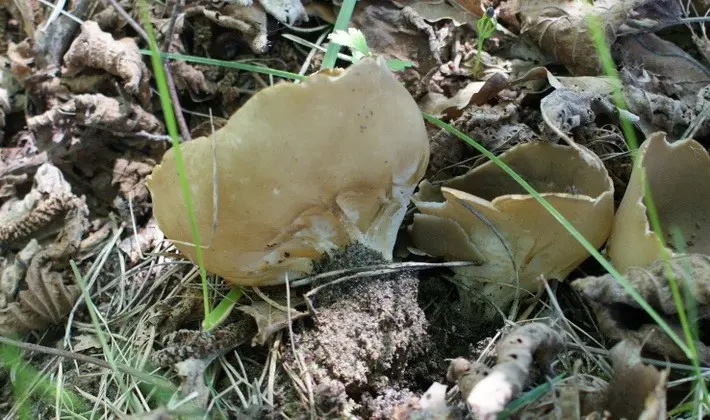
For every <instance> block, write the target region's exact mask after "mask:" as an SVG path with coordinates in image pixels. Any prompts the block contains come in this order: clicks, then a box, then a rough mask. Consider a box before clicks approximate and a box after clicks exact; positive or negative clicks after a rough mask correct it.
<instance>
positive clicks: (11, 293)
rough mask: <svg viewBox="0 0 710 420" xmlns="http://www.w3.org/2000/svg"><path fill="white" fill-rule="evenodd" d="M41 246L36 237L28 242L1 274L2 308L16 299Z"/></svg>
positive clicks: (0, 302)
mask: <svg viewBox="0 0 710 420" xmlns="http://www.w3.org/2000/svg"><path fill="white" fill-rule="evenodd" d="M40 249H41V247H40V245H39V242H37V240H36V239H31V240H30V241H29V242H27V245H25V247H24V248H22V250H21V251H20V252H18V253H17V255H15V256H14V258H12V261H10V262H9V263H8V264H7V265H5V267H3V269H2V273H1V274H0V309H2V308H5V307H7V304H8V302H11V301H13V300H15V296H16V294H17V291H18V289H19V287H20V282H21V281H22V280H23V279H24V278H25V275H26V273H27V267H28V266H29V265H30V262H31V261H32V258H33V257H34V256H35V255H37V253H38V252H39V251H40Z"/></svg>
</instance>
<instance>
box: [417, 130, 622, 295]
mask: <svg viewBox="0 0 710 420" xmlns="http://www.w3.org/2000/svg"><path fill="white" fill-rule="evenodd" d="M500 159H501V160H502V161H503V162H505V163H506V164H508V165H509V166H510V167H512V168H513V169H514V170H515V171H516V172H517V173H518V174H519V175H520V176H521V177H523V178H524V179H525V180H526V181H527V182H528V183H530V184H531V185H532V186H533V188H535V190H536V191H538V192H539V193H540V195H541V196H542V197H543V198H545V199H546V200H547V201H548V202H550V204H551V205H552V206H553V207H554V208H555V209H556V210H558V211H559V212H560V213H561V214H562V215H563V216H564V217H565V218H566V219H567V220H568V221H569V222H570V223H571V224H572V225H573V226H574V227H575V228H576V229H577V230H578V231H579V232H580V233H581V234H582V235H583V236H584V237H585V238H586V239H587V240H588V241H589V242H590V243H591V244H592V245H594V246H595V247H600V246H602V245H603V244H604V242H605V241H606V239H607V237H608V235H609V232H610V230H611V225H612V219H613V217H614V200H613V196H614V186H613V183H612V181H611V178H610V177H609V175H608V173H607V171H606V168H605V167H604V165H603V164H602V162H601V160H600V159H599V158H598V157H597V156H596V155H594V154H593V153H592V152H591V151H589V150H587V149H585V148H583V147H581V146H580V147H569V146H561V145H556V144H550V143H526V144H521V145H518V146H515V147H513V148H511V149H510V150H509V151H507V152H505V153H503V154H502V155H501V156H500ZM412 201H413V202H414V203H415V205H416V206H417V208H418V209H419V211H420V212H421V213H420V214H416V215H415V216H414V222H413V224H412V226H411V227H410V235H411V238H412V243H413V245H414V246H415V247H416V248H418V249H419V250H421V251H424V252H425V253H428V254H430V255H434V256H439V257H443V258H445V259H447V260H468V261H475V262H478V263H479V264H480V265H478V266H470V267H460V268H456V269H455V271H456V276H455V280H456V282H457V283H459V284H460V285H462V286H463V287H464V288H466V289H469V290H471V289H472V290H476V291H478V292H481V293H483V294H484V295H485V296H486V297H488V298H489V299H490V300H491V301H492V303H494V304H495V305H497V306H498V307H499V308H501V309H504V308H506V307H508V306H509V304H510V303H511V302H512V301H513V298H514V297H515V295H516V293H515V292H516V291H515V289H513V288H512V287H511V286H513V287H517V286H519V287H520V288H522V289H523V290H527V291H529V292H535V291H536V290H537V289H538V287H539V286H540V284H541V283H540V282H539V280H540V277H544V278H548V279H549V278H555V279H564V278H565V277H566V276H567V274H569V273H570V272H571V271H572V270H573V269H574V268H576V267H577V266H578V265H579V264H580V263H581V262H582V261H584V260H585V259H586V258H587V257H588V256H589V253H588V252H587V251H586V250H585V248H584V247H583V246H582V245H581V244H580V243H579V242H578V241H577V240H576V239H575V238H574V237H573V236H572V235H571V234H570V233H569V232H568V231H567V230H566V229H565V227H564V226H563V225H562V224H560V223H559V222H558V221H557V220H556V219H555V218H554V217H553V216H552V215H551V214H550V213H549V212H548V211H547V210H545V208H544V207H542V205H540V203H538V202H537V201H536V200H535V198H533V197H532V196H531V195H529V194H527V193H526V191H525V190H524V189H523V188H522V187H521V186H520V185H519V184H518V183H517V182H516V181H515V180H514V179H512V178H511V177H510V176H509V175H507V174H506V173H505V172H504V171H503V170H502V169H501V168H500V167H498V166H497V165H495V163H493V162H487V163H485V164H483V165H481V166H479V167H477V168H474V169H472V170H471V171H469V172H468V173H466V174H465V175H462V176H460V177H456V178H452V179H450V180H448V181H446V182H445V183H444V184H443V186H442V188H437V187H434V186H432V185H431V184H429V183H428V182H426V181H424V182H422V184H421V185H420V190H419V192H417V194H415V195H414V196H413V198H412ZM520 296H521V297H525V294H524V293H521V294H520Z"/></svg>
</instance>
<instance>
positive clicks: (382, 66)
mask: <svg viewBox="0 0 710 420" xmlns="http://www.w3.org/2000/svg"><path fill="white" fill-rule="evenodd" d="M180 148H181V152H182V155H183V158H184V162H185V172H186V177H187V182H188V184H189V192H190V195H191V197H192V200H193V203H194V211H195V217H196V221H197V229H198V233H199V237H200V238H201V242H202V244H204V245H203V255H204V265H205V267H206V269H207V270H208V271H211V272H213V273H215V274H219V275H221V276H223V277H224V278H225V279H226V280H227V281H229V282H231V283H234V284H240V285H259V284H265V283H274V282H278V281H279V280H280V279H283V277H284V276H285V275H286V274H288V275H289V276H290V278H295V277H299V276H302V275H305V274H308V273H310V272H311V271H312V268H313V261H314V259H318V258H319V257H320V256H322V255H323V254H324V253H326V252H328V251H332V250H335V249H337V248H339V247H342V246H345V245H347V244H350V243H352V242H360V243H362V244H364V245H365V246H368V247H369V248H372V249H374V250H376V251H379V252H380V253H381V254H382V255H383V257H384V258H387V259H390V258H391V254H392V248H393V246H394V241H395V239H396V235H397V231H398V229H399V226H400V224H401V222H402V219H403V218H404V213H405V211H406V207H407V205H408V203H409V200H410V197H411V194H412V193H413V191H414V189H415V188H416V185H417V183H418V182H419V181H420V180H421V178H422V177H423V175H424V171H425V169H426V167H427V164H428V160H429V143H428V138H427V133H426V130H425V127H424V121H423V119H422V117H421V113H420V111H419V109H418V107H417V104H416V103H415V101H414V99H413V98H412V97H411V96H410V95H409V93H408V92H407V90H406V89H405V88H404V87H403V86H402V85H401V84H400V83H398V82H397V80H396V79H395V78H394V75H393V74H392V73H391V72H390V71H389V69H388V68H387V65H386V63H385V60H384V59H382V58H372V57H368V58H364V59H362V60H361V61H359V62H357V63H356V64H353V65H352V66H350V67H349V68H348V69H347V70H342V69H336V70H328V71H323V72H319V73H315V74H313V75H311V76H309V77H308V78H307V79H306V80H304V81H302V82H300V83H281V84H277V85H275V86H272V87H269V88H266V89H263V90H262V91H260V92H259V93H257V94H256V95H254V97H252V98H251V99H250V100H249V101H247V102H246V103H245V104H244V105H243V106H242V107H241V108H240V109H239V110H238V111H237V112H236V113H235V114H234V115H232V116H231V117H230V119H229V121H228V122H227V124H226V125H225V126H224V127H222V128H221V129H219V130H217V131H216V132H215V133H214V139H213V138H212V136H209V137H200V138H197V139H194V140H193V141H190V142H186V143H183V144H182V145H181V146H180ZM215 175H216V177H215ZM148 187H149V189H150V191H151V193H152V196H153V203H154V209H153V211H154V214H155V216H156V219H157V221H158V224H159V226H160V228H161V229H162V230H163V231H164V232H165V234H166V236H167V237H168V238H169V239H171V240H172V241H173V243H174V244H175V246H176V247H177V248H178V249H179V250H180V251H181V252H182V253H184V254H186V255H187V256H188V257H189V258H190V259H191V260H193V261H194V258H195V247H194V245H193V244H192V242H193V239H192V234H191V231H190V227H189V223H188V215H187V210H186V207H185V203H184V199H183V194H182V192H181V190H180V186H179V183H178V175H177V171H176V167H175V154H174V151H173V150H172V149H171V150H169V151H168V152H167V153H166V154H165V156H164V157H163V161H162V162H161V164H160V165H158V166H156V167H155V169H154V171H153V173H152V175H151V176H150V178H149V179H148ZM215 205H216V208H215Z"/></svg>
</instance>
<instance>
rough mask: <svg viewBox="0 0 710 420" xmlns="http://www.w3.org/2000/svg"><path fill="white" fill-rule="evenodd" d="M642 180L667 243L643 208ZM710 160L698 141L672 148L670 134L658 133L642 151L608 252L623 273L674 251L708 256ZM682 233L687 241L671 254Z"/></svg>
mask: <svg viewBox="0 0 710 420" xmlns="http://www.w3.org/2000/svg"><path fill="white" fill-rule="evenodd" d="M644 181H647V182H648V188H649V191H650V194H651V198H652V199H653V203H654V205H655V207H656V210H657V212H658V218H659V221H660V225H661V229H662V230H663V235H664V237H663V239H662V240H659V238H658V236H656V234H655V233H654V232H653V231H652V230H651V226H650V223H649V220H648V215H647V208H646V205H645V204H644V201H643V200H644V196H645V191H644ZM708 186H710V155H708V152H707V150H705V148H704V147H703V146H702V145H701V144H700V143H698V142H697V141H695V140H692V139H685V140H681V141H676V142H674V143H673V144H671V143H668V141H667V140H666V133H664V132H657V133H654V134H652V135H651V136H649V138H648V139H647V140H646V141H645V142H644V143H643V144H642V145H641V147H639V151H638V160H637V164H636V165H635V166H634V169H633V171H632V172H631V180H630V181H629V185H628V187H627V188H626V192H625V193H624V198H623V199H622V200H621V204H620V205H619V209H618V211H617V212H616V218H615V221H614V226H613V229H612V232H611V235H610V237H609V243H608V245H607V253H608V255H609V258H610V260H611V262H612V264H613V265H614V266H615V267H616V269H617V270H619V271H620V272H622V273H623V272H626V270H628V269H629V268H632V267H648V266H650V265H651V264H653V263H654V262H655V261H657V260H658V259H659V258H660V257H661V251H662V249H663V248H662V247H665V252H666V255H667V256H668V257H672V256H674V255H677V254H676V252H683V253H693V254H705V255H710V215H709V214H708V208H710V189H708ZM674 229H678V232H679V233H680V234H681V236H682V239H683V240H684V241H685V242H684V243H683V244H682V245H683V248H684V249H682V250H675V251H674V250H673V249H671V248H670V246H671V245H672V244H673V243H674V241H673V237H672V232H673V230H674Z"/></svg>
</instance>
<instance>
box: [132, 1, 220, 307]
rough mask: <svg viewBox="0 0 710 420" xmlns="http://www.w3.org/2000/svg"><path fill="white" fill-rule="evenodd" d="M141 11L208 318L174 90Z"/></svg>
mask: <svg viewBox="0 0 710 420" xmlns="http://www.w3.org/2000/svg"><path fill="white" fill-rule="evenodd" d="M140 11H141V20H143V24H144V27H145V31H146V34H147V35H148V44H149V45H150V51H151V56H150V58H151V62H152V64H153V72H154V73H155V81H156V84H157V85H158V92H159V93H160V105H161V107H162V109H163V115H164V117H165V127H166V128H167V130H168V134H169V135H170V139H171V141H172V145H173V150H174V151H175V152H174V153H175V167H176V170H177V172H178V179H179V181H180V190H181V191H182V194H183V199H184V201H185V207H186V209H187V216H188V219H189V220H188V221H189V224H190V231H191V232H192V239H193V243H194V244H195V258H196V260H197V265H198V267H199V269H200V279H201V280H202V301H203V305H204V308H205V318H207V317H208V316H209V314H210V300H209V293H208V286H207V271H205V268H204V264H203V262H202V247H201V246H200V237H199V234H198V232H197V223H196V221H195V212H194V210H193V207H192V199H191V198H190V191H189V188H188V184H187V178H186V177H185V165H184V164H183V159H182V153H181V151H180V141H179V140H178V129H177V121H176V120H175V113H174V111H173V106H172V103H171V102H170V99H169V98H170V94H169V93H168V84H167V82H166V79H165V73H164V71H163V63H162V60H161V58H160V51H159V50H158V43H157V42H156V40H155V34H154V33H153V27H152V26H151V24H150V15H149V14H148V6H147V4H146V2H145V1H144V0H142V1H141V2H140Z"/></svg>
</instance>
